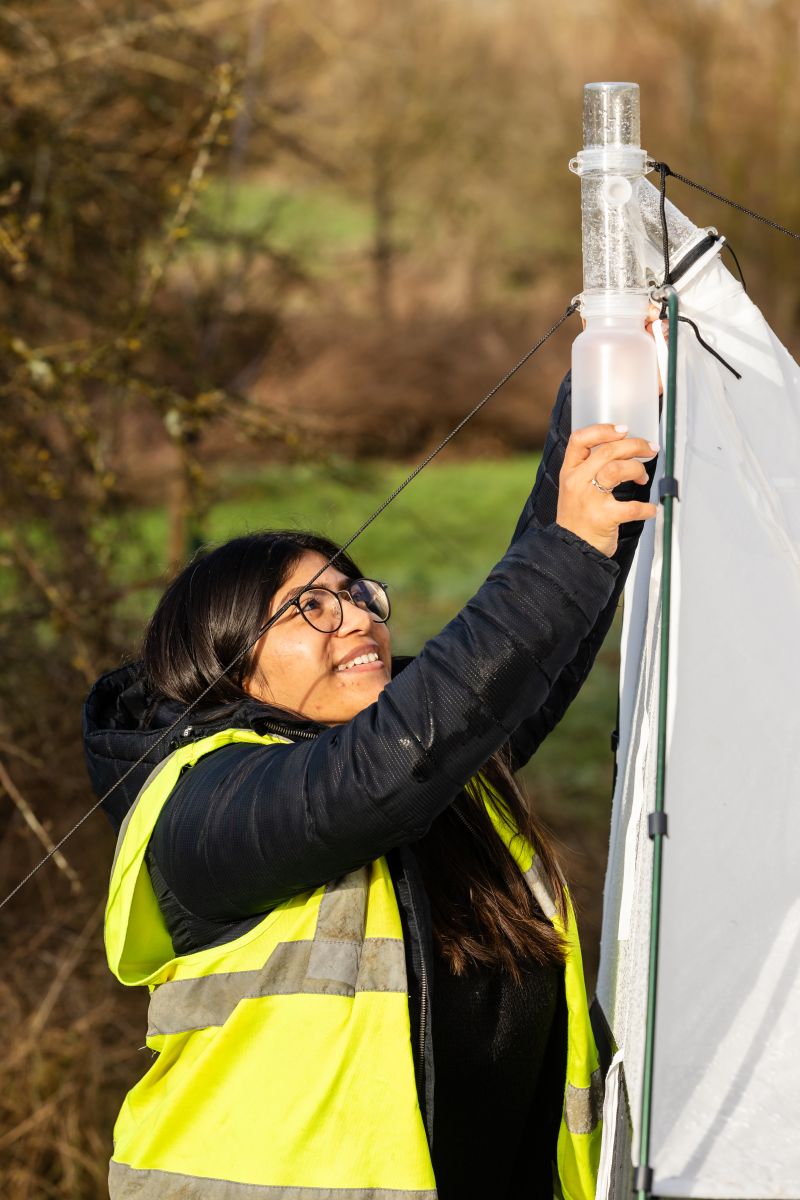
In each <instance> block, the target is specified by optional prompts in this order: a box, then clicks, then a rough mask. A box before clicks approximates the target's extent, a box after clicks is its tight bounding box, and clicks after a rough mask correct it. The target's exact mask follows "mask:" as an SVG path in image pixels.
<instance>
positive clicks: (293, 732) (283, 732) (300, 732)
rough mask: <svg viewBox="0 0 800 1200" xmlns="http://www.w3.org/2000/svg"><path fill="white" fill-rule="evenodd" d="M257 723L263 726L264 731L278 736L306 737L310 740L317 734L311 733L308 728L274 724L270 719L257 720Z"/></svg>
mask: <svg viewBox="0 0 800 1200" xmlns="http://www.w3.org/2000/svg"><path fill="white" fill-rule="evenodd" d="M259 725H261V726H262V727H263V728H264V731H265V732H268V733H277V734H278V735H279V736H280V737H287V738H291V739H294V738H307V739H308V740H310V741H313V740H314V738H315V737H317V734H316V733H312V732H311V730H310V729H286V727H285V726H283V725H274V724H273V723H272V721H259Z"/></svg>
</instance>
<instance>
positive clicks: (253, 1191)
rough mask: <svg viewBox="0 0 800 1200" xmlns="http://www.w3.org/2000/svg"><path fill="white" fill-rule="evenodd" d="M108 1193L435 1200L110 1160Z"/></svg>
mask: <svg viewBox="0 0 800 1200" xmlns="http://www.w3.org/2000/svg"><path fill="white" fill-rule="evenodd" d="M108 1191H109V1196H110V1197H111V1200H436V1192H435V1191H430V1190H428V1189H427V1188H424V1189H420V1190H415V1191H408V1190H407V1189H405V1188H324V1187H280V1186H278V1187H273V1186H270V1185H269V1184H259V1183H232V1182H231V1181H230V1180H227V1179H207V1178H204V1177H203V1176H202V1175H179V1174H177V1172H173V1171H137V1170H136V1169H135V1168H134V1167H129V1166H127V1164H126V1163H118V1162H114V1160H113V1159H112V1160H111V1165H110V1169H109V1172H108Z"/></svg>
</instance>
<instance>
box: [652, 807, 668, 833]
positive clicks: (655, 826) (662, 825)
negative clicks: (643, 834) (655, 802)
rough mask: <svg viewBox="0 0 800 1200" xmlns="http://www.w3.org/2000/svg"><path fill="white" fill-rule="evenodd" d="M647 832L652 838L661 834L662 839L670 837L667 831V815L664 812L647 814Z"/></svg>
mask: <svg viewBox="0 0 800 1200" xmlns="http://www.w3.org/2000/svg"><path fill="white" fill-rule="evenodd" d="M647 832H648V834H649V835H650V837H651V838H654V837H657V836H658V835H659V834H661V836H662V837H669V832H668V830H667V814H666V813H665V812H663V811H659V812H651V813H648V814H647Z"/></svg>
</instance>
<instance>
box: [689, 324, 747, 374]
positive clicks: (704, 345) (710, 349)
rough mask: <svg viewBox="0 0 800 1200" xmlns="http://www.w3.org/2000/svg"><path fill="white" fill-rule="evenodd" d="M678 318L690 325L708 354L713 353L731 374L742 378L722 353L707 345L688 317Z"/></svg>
mask: <svg viewBox="0 0 800 1200" xmlns="http://www.w3.org/2000/svg"><path fill="white" fill-rule="evenodd" d="M678 320H679V321H685V322H686V324H687V325H691V327H692V329H693V330H694V336H695V337H696V338H697V340H698V342H699V343H700V345H701V346H702V347H703V349H704V350H707V351H708V353H709V354H713V355H714V358H716V360H717V361H718V362H721V363H722V365H723V367H727V369H728V370H729V371H730V373H731V375H735V376H736V378H737V379H741V378H742V376H741V374H740V373H739V372H738V371H737V370H736V368H735V367H732V366H731V364H730V363H729V362H726V361H725V359H724V358H723V357H722V355H721V354H719V353H718V352H717V351H716V350H715V349H714V347H713V346H709V344H708V342H707V341H706V340H705V338H703V337H702V336H701V334H700V330H699V329H698V328H697V326H696V325H695V323H694V321H692V320H691V318H690V317H678Z"/></svg>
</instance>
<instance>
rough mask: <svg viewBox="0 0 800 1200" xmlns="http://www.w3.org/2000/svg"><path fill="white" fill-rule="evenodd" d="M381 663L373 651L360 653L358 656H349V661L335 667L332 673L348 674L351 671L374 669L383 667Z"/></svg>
mask: <svg viewBox="0 0 800 1200" xmlns="http://www.w3.org/2000/svg"><path fill="white" fill-rule="evenodd" d="M383 665H384V664H383V663H382V662H381V660H380V658H379V656H378V655H377V654H376V653H375V652H374V651H370V652H369V653H368V654H360V655H359V656H358V658H351V659H350V661H349V662H346V663H344V664H343V665H342V666H339V667H335V668H334V674H336V675H349V674H352V673H353V672H356V673H360V672H362V671H376V670H379V669H380V668H381V667H383Z"/></svg>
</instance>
